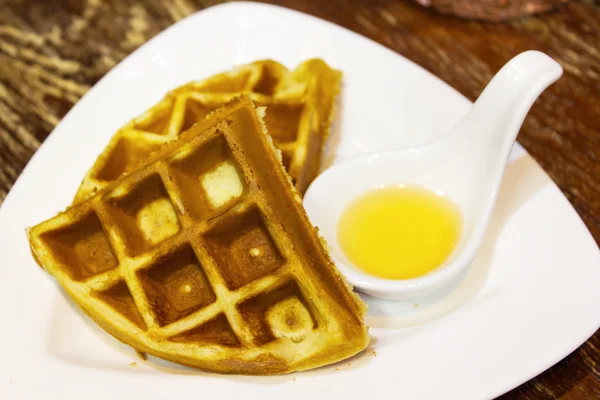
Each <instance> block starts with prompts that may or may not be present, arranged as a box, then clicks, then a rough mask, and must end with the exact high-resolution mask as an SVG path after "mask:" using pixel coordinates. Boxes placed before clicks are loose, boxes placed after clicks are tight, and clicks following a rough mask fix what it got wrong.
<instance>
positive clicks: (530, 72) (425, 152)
mask: <svg viewBox="0 0 600 400" xmlns="http://www.w3.org/2000/svg"><path fill="white" fill-rule="evenodd" d="M561 75H562V68H561V67H560V65H559V64H558V63H556V62H555V61H554V60H552V59H551V58H550V57H548V56H547V55H545V54H543V53H540V52H537V51H527V52H524V53H521V54H520V55H518V56H516V57H515V58H513V59H512V60H511V61H509V62H508V63H507V64H506V65H505V66H504V67H503V68H502V69H501V70H500V71H499V72H498V74H496V76H495V77H494V78H493V79H492V81H491V82H490V83H489V84H488V86H487V87H486V88H485V90H484V91H483V92H482V94H481V96H480V97H479V98H478V99H477V101H476V102H475V104H474V105H473V107H472V109H471V111H470V112H469V113H467V115H466V116H465V117H464V118H463V119H462V120H461V121H459V123H458V124H457V125H456V126H455V127H454V128H453V129H452V130H451V131H450V132H449V133H448V134H447V135H445V136H444V137H443V138H441V139H439V140H437V141H435V142H433V143H430V144H428V145H424V146H420V147H413V148H406V149H401V150H390V151H385V152H378V153H371V154H366V155H362V156H358V157H355V158H352V159H350V160H347V161H344V162H341V163H339V164H335V165H333V166H332V167H331V168H329V169H328V170H326V171H325V172H323V173H322V174H321V175H319V177H318V178H317V179H316V180H315V181H314V182H313V183H312V184H311V186H310V187H309V189H308V191H307V192H306V194H305V197H304V207H305V209H306V212H307V213H308V216H309V218H310V219H311V221H312V222H313V224H315V225H316V226H318V227H319V229H320V230H321V234H322V235H323V236H324V237H325V239H326V240H327V242H328V243H329V245H330V246H331V255H332V258H333V259H334V261H335V263H336V265H337V266H338V268H339V269H340V270H341V272H342V273H343V274H344V275H345V276H346V277H347V278H348V280H349V281H350V283H352V284H353V285H354V286H355V287H356V288H357V289H359V290H361V291H363V292H366V293H368V294H371V295H373V296H377V297H382V298H387V299H409V298H416V297H420V296H423V295H426V294H429V293H431V292H433V291H435V290H437V289H439V288H441V287H442V286H444V285H446V284H448V283H449V282H451V281H452V279H453V278H455V277H456V276H457V275H458V274H460V273H461V272H462V271H463V270H464V269H465V268H466V267H467V266H468V265H469V263H470V262H471V261H472V259H473V258H474V257H475V254H476V253H477V250H478V247H479V245H480V244H481V241H482V239H483V236H484V234H485V230H486V228H487V224H488V222H489V219H490V216H491V212H492V210H493V207H494V204H495V201H496V197H497V195H498V190H499V187H500V183H501V180H502V176H503V174H504V169H505V168H506V163H507V161H508V157H509V154H510V149H511V147H512V144H513V142H514V141H515V139H516V136H517V134H518V132H519V129H520V127H521V125H522V123H523V120H524V119H525V116H526V115H527V112H528V111H529V109H530V108H531V106H532V104H533V103H534V101H535V100H536V99H537V97H539V95H540V94H541V93H542V91H543V90H545V89H546V88H547V87H548V86H549V85H551V84H552V83H553V82H555V81H556V80H557V79H558V78H559V77H560V76H561ZM398 185H410V186H421V187H424V188H428V189H430V190H432V191H433V192H435V193H436V194H439V195H443V196H447V197H448V198H449V199H450V200H451V201H452V202H453V203H455V204H456V206H457V207H458V208H459V210H460V211H461V214H462V232H461V236H460V239H459V241H458V244H457V245H456V247H455V249H454V250H453V252H452V254H451V255H450V256H449V257H448V259H447V260H446V261H445V262H444V263H443V264H442V265H440V266H439V267H438V268H437V269H435V270H433V271H432V272H430V273H428V274H426V275H424V276H422V277H419V278H414V279H407V280H389V279H381V278H378V277H375V276H372V275H369V274H367V273H365V272H363V271H362V270H360V269H359V268H358V267H356V266H354V265H353V264H352V263H351V262H350V261H349V260H348V259H347V257H346V256H345V255H344V253H343V251H342V249H341V248H340V245H339V243H338V239H337V225H338V220H339V217H340V215H341V212H342V210H343V209H344V208H345V207H346V206H347V205H348V203H349V202H350V201H352V200H353V199H354V198H356V197H357V196H359V195H360V194H362V193H364V192H366V191H369V190H372V189H376V188H380V187H390V186H398ZM398 261H399V262H402V260H401V259H400V260H398Z"/></svg>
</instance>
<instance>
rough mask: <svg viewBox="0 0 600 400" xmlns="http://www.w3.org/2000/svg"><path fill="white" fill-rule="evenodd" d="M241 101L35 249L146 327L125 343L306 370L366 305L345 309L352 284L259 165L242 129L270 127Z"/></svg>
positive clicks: (62, 275)
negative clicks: (327, 282)
mask: <svg viewBox="0 0 600 400" xmlns="http://www.w3.org/2000/svg"><path fill="white" fill-rule="evenodd" d="M239 103H240V104H241V105H240V104H237V105H235V104H234V105H232V106H230V107H232V108H233V109H234V111H233V112H231V113H230V114H229V115H227V117H223V118H221V119H220V120H219V119H218V118H217V117H214V118H217V122H218V123H217V124H212V125H210V128H209V129H205V130H203V131H202V132H200V133H196V135H194V136H191V138H186V140H183V139H182V140H179V141H177V142H174V143H173V144H171V145H167V146H166V147H165V148H163V149H162V150H161V151H163V152H164V156H162V155H161V156H160V157H159V158H157V159H156V160H152V161H151V162H150V163H149V164H148V165H146V166H145V167H144V168H142V169H140V170H138V171H136V172H135V173H133V174H131V175H128V176H126V177H124V178H122V179H120V180H119V181H118V182H117V183H116V184H114V185H112V186H110V187H108V188H106V189H105V190H104V191H102V192H100V193H98V194H97V195H95V196H94V197H92V198H90V199H88V200H86V201H84V202H83V203H81V204H78V205H76V206H74V207H72V208H70V209H69V210H67V211H66V212H65V213H62V214H59V215H58V216H57V217H55V218H52V219H50V220H48V221H46V222H44V223H42V224H40V225H38V226H36V227H35V228H33V230H32V231H30V241H31V243H32V251H33V254H34V256H35V257H36V259H37V260H38V262H39V263H40V265H43V266H44V267H45V268H46V269H48V270H49V272H51V273H52V274H53V275H55V276H56V277H57V279H58V280H59V282H61V284H62V285H63V286H64V287H65V288H66V289H67V292H69V293H70V294H71V295H72V296H73V297H74V298H75V299H76V300H78V302H79V304H80V305H81V306H82V309H84V311H86V312H87V313H88V314H90V315H91V316H92V318H94V317H96V318H94V319H95V320H96V321H97V322H98V323H99V324H100V325H102V326H103V327H105V329H107V330H108V331H109V332H111V329H113V331H114V330H116V331H117V333H118V332H121V331H124V332H128V334H127V335H129V336H127V338H131V337H132V336H134V337H135V340H134V343H131V340H124V341H127V342H128V343H130V344H132V345H133V346H134V347H136V348H137V349H138V350H141V351H147V352H150V353H153V354H156V353H158V355H159V356H162V357H164V358H167V359H174V360H175V361H177V362H181V363H184V364H189V365H195V366H200V367H203V368H207V369H213V370H220V371H223V372H251V373H257V372H261V373H277V372H285V371H289V370H293V369H301V368H302V367H299V365H301V363H302V362H303V361H304V360H303V359H306V360H309V359H310V357H313V356H315V355H318V354H319V353H326V352H327V351H328V349H329V348H331V347H332V346H333V347H335V346H343V344H344V343H345V341H346V339H347V338H346V336H345V335H347V334H348V332H346V331H345V329H347V325H345V324H348V320H349V319H350V320H351V319H352V318H355V317H352V314H351V313H348V311H344V310H339V313H338V314H337V315H334V314H331V312H330V310H332V309H334V308H335V307H336V306H335V305H334V304H335V300H334V298H333V297H330V296H333V295H334V294H335V293H336V292H337V293H338V294H339V288H329V290H330V291H331V292H328V290H327V289H326V288H325V287H324V286H322V283H321V282H319V279H318V278H317V276H315V273H314V271H313V270H311V269H310V268H309V269H307V268H306V260H304V261H301V259H300V258H299V255H298V253H297V252H296V245H297V243H294V242H293V240H292V237H291V236H290V234H289V233H288V232H289V231H288V230H287V229H289V227H287V226H286V227H284V226H283V225H282V223H281V221H280V219H279V218H278V217H277V215H276V213H275V211H274V210H273V209H272V207H271V204H269V200H267V198H266V197H265V192H264V190H263V189H261V188H260V185H259V183H258V181H256V179H255V178H256V177H255V176H253V173H252V172H251V171H252V170H253V166H252V165H251V164H252V160H248V156H249V155H248V154H246V153H245V152H244V151H240V150H239V146H238V144H237V143H236V140H238V139H239V137H240V135H257V136H260V135H263V134H262V133H252V132H249V131H248V129H247V126H245V127H244V128H243V129H241V128H240V126H242V125H243V123H240V124H237V126H236V123H235V122H233V123H232V121H234V120H236V118H237V117H236V114H240V113H242V114H243V113H248V111H249V110H251V113H252V114H251V115H253V116H254V117H253V118H255V119H256V120H257V121H258V120H259V118H258V116H257V114H256V113H255V110H254V107H253V106H252V103H250V102H249V101H246V102H245V101H240V102H239ZM236 107H238V108H237V109H236ZM244 118H246V117H240V118H237V119H239V120H244ZM232 125H233V126H232ZM253 125H254V126H255V127H256V129H258V127H259V126H260V124H259V123H255V124H254V123H253ZM196 128H197V127H195V128H194V129H196ZM194 129H192V130H194ZM200 129H201V128H197V129H196V130H200ZM265 139H266V137H265ZM169 146H171V149H169ZM234 148H237V149H238V150H237V151H234ZM165 150H167V151H165ZM157 153H160V151H159V152H157ZM261 182H262V183H261V184H264V182H265V181H261ZM296 201H298V200H296ZM311 268H314V266H313V267H311ZM323 279H324V278H323ZM338 308H339V306H338ZM103 323H104V325H103ZM113 325H114V327H113ZM111 333H112V332H111ZM113 334H115V333H113ZM115 336H117V337H119V335H118V334H115ZM122 340H123V339H122ZM349 346H350V347H349V350H350V349H351V348H353V347H354V348H356V346H357V345H356V343H354V344H352V345H349ZM359 346H360V344H359ZM363 346H364V345H363ZM157 349H158V352H157V351H156V350H157ZM350 351H352V350H350ZM355 351H356V350H354V351H353V352H355ZM172 354H174V355H176V357H175V358H173V357H169V356H170V355H172ZM203 357H205V358H207V359H208V360H211V361H209V362H207V363H204V361H203V360H202V358H203ZM260 357H267V359H268V360H270V361H268V362H264V358H263V362H262V364H261V362H258V363H257V362H256V361H253V360H257V359H260ZM334 357H335V356H334ZM334 357H332V358H334ZM232 360H233V361H232ZM236 360H237V361H236ZM240 360H241V361H240ZM211 363H212V364H211ZM219 363H221V364H219ZM258 364H260V365H261V366H260V367H257V365H258ZM307 365H308V364H307Z"/></svg>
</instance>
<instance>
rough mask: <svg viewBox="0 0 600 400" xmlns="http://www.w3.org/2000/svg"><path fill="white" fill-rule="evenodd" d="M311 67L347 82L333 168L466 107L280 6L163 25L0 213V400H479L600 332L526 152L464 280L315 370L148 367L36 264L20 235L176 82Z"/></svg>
mask: <svg viewBox="0 0 600 400" xmlns="http://www.w3.org/2000/svg"><path fill="white" fill-rule="evenodd" d="M309 57H322V58H324V59H325V60H326V61H327V62H328V63H330V64H331V65H332V66H334V67H336V68H339V69H341V70H343V72H344V74H345V75H344V88H343V94H342V99H341V105H340V116H339V123H338V124H337V128H336V131H335V134H334V138H333V140H332V142H333V145H332V146H331V148H330V150H329V151H328V154H327V162H326V165H327V164H330V163H331V162H335V161H338V160H340V159H341V158H344V157H348V156H352V155H356V154H360V153H363V152H365V151H370V150H380V149H389V148H394V147H398V146H405V145H409V144H416V143H422V142H426V141H429V140H433V139H435V138H437V137H439V136H440V135H442V134H443V133H444V132H446V131H447V130H448V129H449V128H450V127H451V126H452V125H453V124H454V123H455V122H456V121H458V119H460V117H461V116H462V115H464V114H465V113H466V112H467V110H468V109H469V107H470V103H469V102H468V101H467V100H466V99H465V98H463V97H462V96H461V95H459V94H458V93H456V92H455V91H454V90H453V89H451V88H450V87H448V86H447V85H446V84H444V83H443V82H441V81H440V80H438V79H437V78H435V77H433V76H432V75H431V74H429V73H427V72H426V71H424V70H423V69H421V68H420V67H418V66H416V65H414V64H413V63H411V62H410V61H408V60H406V59H404V58H403V57H401V56H399V55H397V54H395V53H393V52H391V51H389V50H387V49H385V48H383V47H382V46H380V45H378V44H376V43H374V42H372V41H369V40H368V39H365V38H363V37H361V36H359V35H356V34H354V33H351V32H349V31H347V30H345V29H342V28H340V27H337V26H335V25H332V24H329V23H327V22H324V21H321V20H318V19H315V18H312V17H309V16H306V15H303V14H300V13H297V12H292V11H288V10H284V9H282V8H278V7H273V6H266V5H258V4H247V3H234V4H228V5H223V6H218V7H214V8H210V9H208V10H205V11H202V12H200V13H198V14H195V15H192V16H191V17H189V18H187V19H185V20H183V21H181V22H179V23H177V24H176V25H174V26H173V27H171V28H169V29H167V30H166V31H165V32H163V33H162V34H160V35H159V36H157V37H156V38H155V39H153V40H151V41H150V42H149V43H148V44H146V45H144V46H143V47H142V48H141V49H139V50H138V51H136V52H135V53H134V54H132V55H131V56H130V57H128V58H127V59H126V60H125V61H123V62H122V63H121V64H120V65H119V66H117V67H116V68H114V69H113V70H112V71H111V72H110V73H109V74H108V75H107V76H106V77H105V78H104V79H102V80H101V81H100V82H99V83H98V84H97V85H96V86H95V87H94V88H93V89H92V90H90V92H89V93H88V94H87V95H86V96H85V97H84V98H83V99H82V100H81V101H80V102H79V103H78V104H77V105H76V106H75V107H74V108H73V109H72V110H71V112H69V114H68V115H67V116H66V117H65V118H64V120H63V121H62V122H61V123H60V124H59V125H58V126H57V128H56V129H55V130H54V132H53V133H52V134H51V135H50V137H49V138H48V139H47V140H46V142H45V143H44V145H43V146H42V148H41V149H40V150H39V151H38V152H37V154H36V155H35V157H34V158H33V159H32V160H31V162H30V163H29V165H28V166H27V168H26V169H25V171H24V172H23V174H22V176H21V177H20V179H19V180H18V182H17V183H16V184H15V186H14V188H13V190H12V191H11V192H10V194H9V196H8V197H7V198H6V201H5V202H4V204H3V206H2V208H1V209H0V253H1V254H2V262H1V267H0V315H1V316H2V317H1V318H2V328H1V329H0V342H1V343H2V347H3V351H2V356H0V398H2V399H13V398H24V399H30V398H59V399H81V398H84V399H103V400H104V399H107V398H120V397H128V398H133V397H135V398H139V399H152V398H177V397H181V398H183V397H184V396H185V398H189V397H190V396H199V397H202V398H215V397H216V396H218V397H219V398H236V399H239V398H261V399H265V400H266V399H278V400H279V399H282V398H283V399H288V398H300V399H315V398H330V397H331V396H332V394H333V395H334V396H341V395H344V397H345V398H347V399H364V398H384V397H386V398H387V397H392V396H393V397H395V398H410V399H416V398H445V399H448V398H459V399H482V398H490V397H494V396H496V395H499V394H501V393H503V392H506V391H508V390H510V389H511V388H513V387H515V386H517V385H519V384H520V383H522V382H524V381H526V380H528V379H530V378H532V377H533V376H535V375H537V374H538V373H540V372H541V371H543V370H544V369H546V368H548V367H550V366H551V365H552V364H554V363H556V362H557V361H558V360H560V359H561V358H563V357H565V356H566V355H567V354H569V353H570V352H571V351H573V350H574V349H575V348H577V347H578V346H579V345H580V344H581V343H583V342H584V341H585V340H586V339H587V338H588V337H589V336H590V335H592V334H593V333H594V331H596V329H598V327H599V326H600V313H598V310H599V309H600V290H598V282H600V254H599V251H598V247H597V246H596V244H595V242H594V240H593V239H592V237H591V235H590V234H589V233H588V231H587V230H586V228H585V226H584V225H583V223H582V222H581V220H580V219H579V217H578V216H577V214H576V213H575V211H574V210H573V209H572V208H571V206H570V205H569V203H568V202H567V200H566V199H565V198H564V197H563V195H562V194H561V193H560V191H559V190H558V189H557V187H556V186H555V185H554V184H553V183H552V182H551V181H550V179H549V178H548V177H547V176H546V175H545V174H544V172H543V171H542V170H541V169H540V168H539V167H538V166H537V164H535V162H534V161H533V160H532V159H531V158H530V157H529V156H528V155H527V154H525V153H524V152H523V151H522V150H521V151H516V152H515V153H514V154H513V156H514V157H513V160H512V162H511V164H510V166H509V168H508V171H507V173H506V176H505V180H504V183H503V187H502V190H501V193H500V197H499V199H498V204H497V207H496V211H495V214H494V216H493V218H492V222H491V225H490V228H489V231H488V234H487V238H486V240H485V242H484V244H483V246H482V248H481V251H480V253H479V255H478V257H477V259H476V260H475V262H474V263H473V265H472V266H471V267H470V269H469V270H468V272H467V273H466V274H465V276H463V277H462V279H461V280H460V281H457V282H456V283H455V284H454V285H452V286H451V287H450V288H448V289H447V290H445V291H444V292H443V293H438V294H437V295H436V296H434V297H431V298H428V299H423V300H422V301H420V302H419V304H413V303H393V302H383V301H376V300H374V299H367V301H368V302H369V304H370V312H369V316H368V319H367V323H368V324H369V325H371V327H372V328H371V335H372V344H371V346H370V347H369V349H367V350H366V351H365V352H363V353H362V354H360V355H358V356H356V357H354V358H352V359H350V360H348V361H346V362H343V363H340V364H338V365H333V366H329V367H325V368H321V369H318V370H313V371H308V372H304V373H298V374H292V375H286V376H278V377H240V376H222V375H216V374H210V373H205V372H202V371H196V370H191V369H187V368H183V367H178V366H175V365H173V364H169V363H166V362H162V361H160V360H156V359H150V360H148V361H147V362H143V361H141V360H139V359H138V358H137V357H136V355H135V352H134V351H133V350H131V349H130V348H128V347H127V346H125V345H123V344H121V343H119V342H117V341H116V340H115V339H113V338H112V337H111V336H109V335H108V334H106V333H104V332H103V331H102V330H100V329H99V328H98V327H96V325H95V324H94V323H92V322H91V321H90V320H89V319H88V318H87V317H85V316H83V315H82V314H81V312H79V310H78V309H77V307H75V306H73V304H72V303H71V302H70V301H69V300H68V299H67V298H66V296H65V295H64V294H63V293H62V292H61V290H60V288H59V287H58V285H57V284H56V283H55V282H54V280H53V279H52V278H51V277H49V276H48V275H47V274H45V273H43V272H42V271H41V270H40V269H39V268H38V267H37V266H36V264H35V263H34V261H33V259H32V258H31V256H30V253H29V250H28V245H27V241H26V238H25V231H24V230H25V227H27V226H31V225H34V224H36V223H38V222H40V221H41V220H44V219H46V218H48V217H51V216H52V215H54V214H55V213H56V212H57V211H59V210H61V209H63V208H64V207H65V206H66V205H68V204H69V203H70V201H71V199H72V196H73V194H74V193H75V191H76V189H77V186H78V184H79V182H80V180H81V178H82V176H83V174H84V172H85V171H86V170H87V169H88V168H89V167H90V165H91V163H92V162H93V160H94V159H95V157H96V156H97V155H98V153H99V152H100V151H101V150H102V148H103V147H104V145H105V144H106V143H107V142H108V139H109V138H110V136H111V135H112V134H113V133H114V132H115V130H116V129H117V128H118V127H119V126H120V125H122V124H123V123H124V122H126V121H127V120H129V119H130V118H132V117H133V116H135V115H137V114H139V113H141V112H142V111H143V110H144V109H146V108H147V107H149V106H150V105H152V104H154V103H155V102H156V101H158V100H159V99H160V98H161V97H162V96H163V95H164V93H165V92H166V91H168V90H169V89H172V88H174V87H176V86H177V85H180V84H183V83H185V82H187V81H190V80H193V79H199V78H203V77H206V76H209V75H211V74H214V73H216V72H219V71H222V70H227V69H230V68H231V67H233V66H234V65H237V64H241V63H246V62H250V61H253V60H256V59H261V58H274V59H276V60H278V61H280V62H282V63H284V64H286V65H288V66H289V67H294V66H295V65H296V64H298V63H299V62H301V61H302V60H304V59H306V58H309ZM132 362H135V364H132V365H130V363H132Z"/></svg>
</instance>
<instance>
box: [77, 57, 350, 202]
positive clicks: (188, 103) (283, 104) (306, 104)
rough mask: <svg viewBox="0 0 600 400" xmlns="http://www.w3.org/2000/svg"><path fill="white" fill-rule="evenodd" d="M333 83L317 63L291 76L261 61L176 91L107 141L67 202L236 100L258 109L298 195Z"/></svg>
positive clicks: (313, 168) (317, 152)
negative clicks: (245, 96)
mask: <svg viewBox="0 0 600 400" xmlns="http://www.w3.org/2000/svg"><path fill="white" fill-rule="evenodd" d="M340 78H341V73H340V72H338V71H335V70H333V69H331V68H330V67H329V66H328V65H327V64H326V63H325V62H324V61H322V60H320V59H311V60H308V61H305V62H304V63H302V64H301V65H300V66H298V68H296V69H295V70H294V71H293V72H290V71H289V70H287V69H286V68H285V67H284V66H283V65H281V64H279V63H277V62H275V61H271V60H263V61H257V62H254V63H251V64H247V65H243V66H241V67H238V68H236V69H234V70H232V71H229V72H225V73H221V74H218V75H215V76H213V77H211V78H208V79H206V80H204V81H199V82H192V83H189V84H187V85H184V86H182V87H179V88H177V89H175V90H173V91H172V92H170V93H169V94H168V95H167V96H166V97H165V98H164V99H163V100H162V101H161V102H159V103H158V104H157V105H155V106H154V107H152V108H150V109H149V110H148V111H146V112H145V113H144V114H142V115H141V116H140V117H138V118H136V119H134V120H133V121H131V122H129V123H128V124H126V125H125V126H124V127H122V128H121V129H120V130H119V131H118V132H117V133H116V134H115V135H114V136H113V138H112V139H111V141H110V143H109V144H108V145H107V147H106V148H105V149H104V151H103V152H102V154H101V155H100V156H99V157H98V159H97V160H96V162H95V164H94V165H93V166H92V168H91V169H90V170H89V171H88V173H87V174H86V176H85V178H84V180H83V182H82V184H81V186H80V188H79V190H78V192H77V194H76V196H75V201H74V202H75V203H77V202H79V201H81V200H83V199H85V198H86V197H88V196H89V195H90V194H92V193H94V192H96V191H97V190H99V189H101V188H103V187H105V186H106V185H108V184H110V183H111V182H113V181H114V180H116V179H118V178H119V177H120V176H121V175H123V174H127V173H130V172H132V171H134V170H135V169H137V168H138V167H139V166H140V164H143V162H144V160H145V159H146V157H147V156H148V154H149V153H150V152H152V151H153V150H155V149H157V148H158V147H160V145H161V144H163V143H165V142H168V141H171V140H173V139H176V138H177V137H178V136H179V134H180V133H181V132H183V131H185V130H186V129H188V128H189V127H190V126H192V125H193V124H194V123H196V122H197V121H199V120H201V119H202V118H204V117H206V115H208V114H210V113H211V112H212V111H213V110H215V109H217V108H218V107H220V106H222V105H223V104H225V103H226V102H228V101H229V100H231V99H232V98H233V97H236V96H238V95H240V94H241V93H247V94H249V95H250V97H251V98H252V100H254V101H255V102H256V103H257V104H259V105H262V106H266V108H267V112H266V117H265V122H266V123H267V127H268V130H269V133H270V135H271V136H272V137H273V140H274V142H275V145H276V146H277V147H278V148H279V149H280V151H281V152H282V154H283V163H284V165H285V167H286V169H287V171H288V173H289V174H290V176H291V177H292V180H293V182H294V183H295V186H296V189H297V190H298V192H299V193H300V194H304V192H305V191H306V189H307V188H308V185H310V183H311V182H312V181H313V179H314V178H315V177H316V176H317V173H318V172H319V166H320V165H319V164H320V159H321V153H322V150H323V146H324V144H325V141H326V138H327V136H328V134H329V131H330V125H331V120H332V115H333V109H334V103H335V98H336V95H337V93H338V91H339V84H340Z"/></svg>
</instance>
